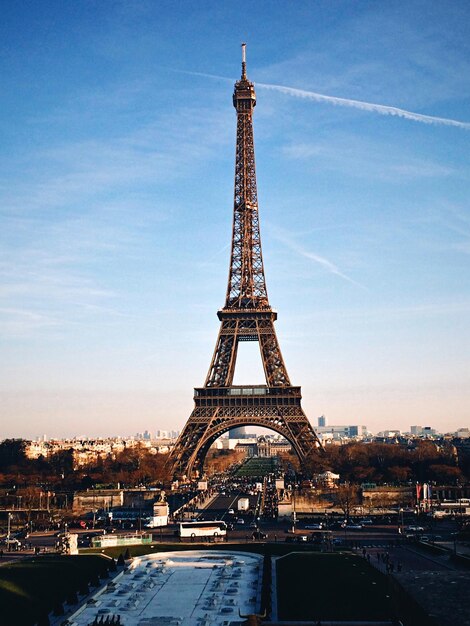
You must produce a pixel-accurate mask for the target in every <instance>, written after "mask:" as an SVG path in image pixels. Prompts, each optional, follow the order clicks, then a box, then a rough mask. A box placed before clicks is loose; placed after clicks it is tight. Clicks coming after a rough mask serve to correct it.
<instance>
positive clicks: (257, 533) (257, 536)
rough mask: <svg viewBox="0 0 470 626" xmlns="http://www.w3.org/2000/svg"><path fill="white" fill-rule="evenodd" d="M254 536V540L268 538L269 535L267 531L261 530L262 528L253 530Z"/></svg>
mask: <svg viewBox="0 0 470 626" xmlns="http://www.w3.org/2000/svg"><path fill="white" fill-rule="evenodd" d="M252 537H253V539H254V540H258V541H260V540H263V539H267V538H268V535H267V534H266V533H263V532H261V531H260V530H255V531H254V532H253V535H252Z"/></svg>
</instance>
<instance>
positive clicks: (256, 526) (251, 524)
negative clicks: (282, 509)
mask: <svg viewBox="0 0 470 626" xmlns="http://www.w3.org/2000/svg"><path fill="white" fill-rule="evenodd" d="M250 528H258V524H257V523H256V522H250Z"/></svg>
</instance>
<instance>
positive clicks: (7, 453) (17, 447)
mask: <svg viewBox="0 0 470 626" xmlns="http://www.w3.org/2000/svg"><path fill="white" fill-rule="evenodd" d="M26 462H27V459H26V441H25V440H24V439H5V440H4V441H2V443H0V471H4V470H8V469H10V468H12V467H21V466H22V465H25V464H26Z"/></svg>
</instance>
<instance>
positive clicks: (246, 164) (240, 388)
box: [169, 44, 322, 476]
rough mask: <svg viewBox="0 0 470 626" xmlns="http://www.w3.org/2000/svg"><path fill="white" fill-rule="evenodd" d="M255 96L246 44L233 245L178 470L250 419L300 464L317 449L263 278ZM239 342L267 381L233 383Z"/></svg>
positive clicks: (236, 102) (196, 467)
mask: <svg viewBox="0 0 470 626" xmlns="http://www.w3.org/2000/svg"><path fill="white" fill-rule="evenodd" d="M255 105H256V95H255V88H254V85H253V83H251V82H250V81H249V80H248V79H247V75H246V58H245V44H243V45H242V74H241V78H240V80H238V81H237V82H236V83H235V90H234V93H233V106H234V107H235V109H236V111H237V145H236V156H235V193H234V207H233V231H232V251H231V255H230V271H229V278H228V286H227V294H226V299H225V306H224V307H223V309H222V310H220V311H218V313H217V316H218V318H219V320H220V322H221V325H220V331H219V336H218V339H217V343H216V347H215V351H214V355H213V357H212V362H211V364H210V367H209V372H208V374H207V377H206V381H205V383H204V387H200V388H197V389H195V390H194V402H195V408H194V410H193V412H192V413H191V416H190V418H189V419H188V421H187V422H186V425H185V427H184V429H183V431H182V432H181V434H180V436H179V438H178V440H177V442H176V444H175V446H174V448H173V450H172V452H171V455H170V458H169V463H170V464H171V470H172V472H173V474H174V475H175V476H181V475H187V476H190V475H192V474H201V473H202V470H203V464H204V458H205V456H206V454H207V451H208V450H209V448H210V446H211V445H212V443H213V442H214V441H215V440H216V439H217V438H218V437H220V435H222V434H223V433H225V432H227V431H228V430H232V429H233V428H237V427H241V426H247V425H255V426H263V427H265V428H269V429H270V430H274V431H276V432H277V433H279V434H280V435H282V436H283V437H285V438H286V439H287V440H288V441H289V442H290V443H291V445H292V447H293V449H294V451H295V452H296V453H297V455H298V457H299V459H300V461H301V462H302V464H303V465H304V467H305V468H307V467H308V463H307V462H308V461H309V459H310V458H311V457H312V456H314V455H315V454H318V452H319V451H321V450H322V448H321V445H320V442H319V440H318V437H317V435H316V434H315V432H314V430H313V428H312V426H311V425H310V422H309V421H308V419H307V418H306V416H305V414H304V412H303V411H302V407H301V398H302V395H301V392H300V387H293V386H292V385H291V383H290V380H289V376H288V374H287V369H286V366H285V364H284V359H283V358H282V354H281V350H280V347H279V343H278V340H277V337H276V332H275V330H274V322H275V321H276V319H277V313H276V312H275V311H273V309H272V308H271V306H270V304H269V300H268V292H267V289H266V280H265V277H264V266H263V257H262V254H261V236H260V227H259V214H258V193H257V188H256V171H255V148H254V142H253V110H254V108H255ZM240 341H257V342H258V344H259V347H260V352H261V360H262V363H263V368H264V374H265V377H266V385H265V386H264V385H258V386H254V385H253V386H247V385H233V375H234V372H235V363H236V360H237V349H238V344H239V342H240Z"/></svg>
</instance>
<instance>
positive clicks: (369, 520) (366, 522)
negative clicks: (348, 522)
mask: <svg viewBox="0 0 470 626" xmlns="http://www.w3.org/2000/svg"><path fill="white" fill-rule="evenodd" d="M373 523H374V522H373V521H372V520H371V519H363V520H362V521H361V524H362V525H363V526H369V525H370V524H373Z"/></svg>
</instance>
